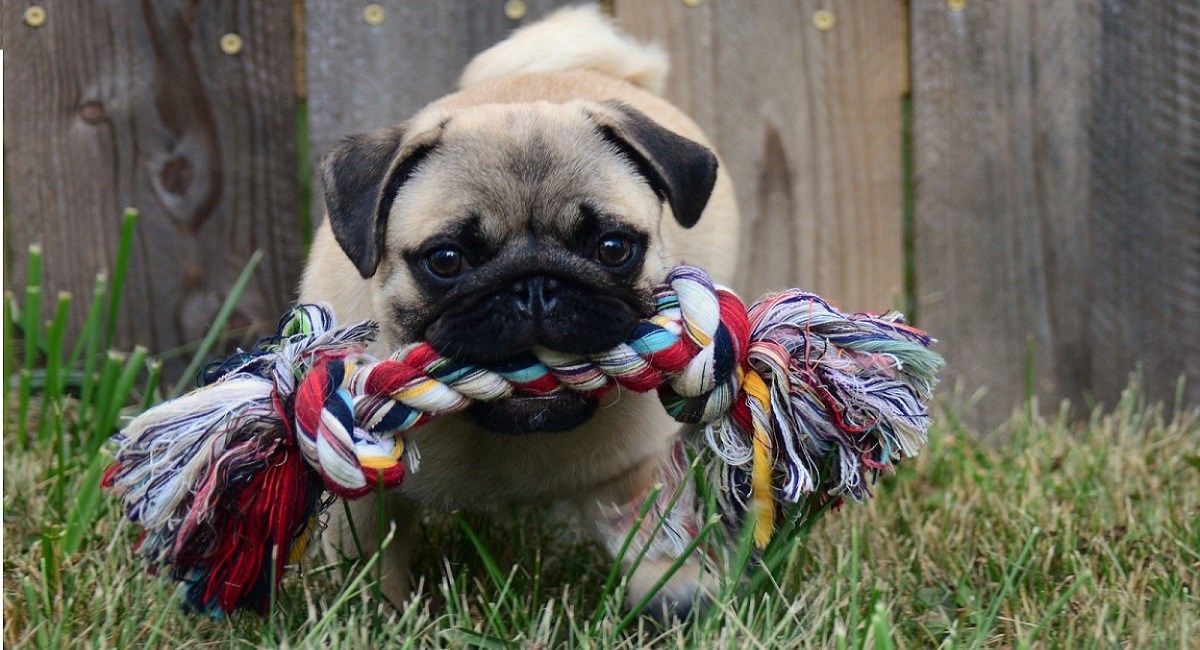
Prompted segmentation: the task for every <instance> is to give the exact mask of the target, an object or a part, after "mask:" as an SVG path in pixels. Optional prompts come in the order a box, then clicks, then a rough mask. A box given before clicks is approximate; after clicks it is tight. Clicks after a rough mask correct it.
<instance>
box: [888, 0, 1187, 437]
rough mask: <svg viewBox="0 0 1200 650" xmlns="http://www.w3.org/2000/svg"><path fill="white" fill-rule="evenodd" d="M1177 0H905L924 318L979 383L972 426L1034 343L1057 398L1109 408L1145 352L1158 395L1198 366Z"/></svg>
mask: <svg viewBox="0 0 1200 650" xmlns="http://www.w3.org/2000/svg"><path fill="white" fill-rule="evenodd" d="M1166 4H1171V3H1166ZM1184 4H1186V3H1178V4H1176V5H1172V6H1171V7H1164V6H1162V3H1152V2H1146V3H1137V2H1126V3H1121V4H1120V5H1119V6H1118V5H1116V4H1114V3H1099V2H1096V1H1095V0H1078V1H1074V2H1055V3H985V2H968V3H966V5H965V8H963V9H959V10H956V9H953V8H950V7H949V6H948V4H947V3H946V2H943V1H941V0H916V1H914V2H913V3H912V14H911V20H912V58H913V116H914V130H915V178H916V187H915V200H916V223H915V234H916V255H915V263H916V276H917V278H916V285H917V303H918V313H919V315H920V318H921V322H922V324H923V325H924V326H926V327H928V328H929V329H930V330H932V331H934V332H936V333H937V334H938V335H939V337H940V338H941V339H942V341H943V346H944V349H945V351H946V353H947V357H948V359H949V362H950V366H951V372H950V374H951V376H952V377H953V378H955V379H957V380H958V382H959V386H960V387H963V388H965V389H966V390H967V391H975V390H976V389H977V388H981V387H982V388H984V389H986V391H987V392H986V393H985V394H983V396H982V398H981V400H980V402H979V409H978V412H977V413H976V415H975V422H976V423H977V424H979V425H981V426H982V427H984V428H990V427H993V426H995V425H997V424H999V423H1001V422H1002V421H1003V420H1004V419H1005V418H1006V416H1008V415H1009V414H1010V413H1011V409H1012V408H1013V407H1014V406H1015V405H1016V404H1018V403H1019V402H1020V401H1021V398H1022V397H1023V391H1022V387H1023V386H1024V385H1025V378H1026V371H1027V362H1026V350H1027V346H1031V348H1032V351H1033V355H1032V364H1031V365H1029V367H1028V370H1029V372H1030V373H1031V377H1032V378H1033V384H1032V386H1031V388H1032V389H1033V391H1034V392H1036V393H1037V394H1038V395H1040V396H1042V397H1043V403H1049V404H1051V405H1054V404H1055V403H1056V401H1057V398H1060V397H1065V398H1072V399H1076V400H1078V399H1081V398H1098V399H1100V400H1103V401H1106V402H1109V403H1111V402H1112V400H1113V399H1115V397H1116V395H1117V393H1118V391H1119V390H1120V388H1121V387H1122V386H1124V384H1125V382H1126V378H1127V373H1128V372H1129V371H1130V370H1131V369H1133V368H1134V366H1135V365H1136V363H1137V362H1139V361H1141V362H1143V363H1145V364H1146V366H1145V367H1146V376H1147V379H1148V381H1149V383H1150V384H1151V386H1150V388H1151V393H1152V395H1154V396H1157V397H1168V396H1169V395H1170V392H1171V390H1170V388H1171V387H1172V386H1173V384H1174V379H1175V377H1177V376H1178V373H1179V372H1181V371H1185V370H1187V371H1189V372H1191V373H1192V374H1193V376H1200V375H1197V373H1196V371H1197V370H1198V368H1197V363H1200V354H1197V345H1200V317H1198V316H1200V300H1198V295H1197V294H1198V292H1200V260H1198V259H1197V258H1198V257H1200V230H1198V229H1200V209H1198V206H1200V200H1198V197H1197V192H1200V182H1196V175H1197V174H1196V169H1197V167H1196V162H1197V158H1198V156H1197V153H1196V151H1197V147H1196V142H1197V129H1196V120H1197V116H1196V110H1197V102H1196V96H1197V89H1198V87H1200V79H1198V78H1197V69H1198V68H1200V66H1197V65H1196V48H1197V39H1196V35H1197V33H1198V32H1200V29H1197V20H1196V15H1195V14H1196V10H1195V9H1194V8H1188V7H1184V6H1183V5H1184ZM1135 5H1136V6H1135ZM1176 20H1178V21H1179V22H1178V24H1175V23H1174V21H1176ZM1189 30H1190V31H1189ZM1131 127H1132V128H1131ZM1191 394H1192V395H1193V396H1195V395H1198V394H1200V392H1197V390H1196V385H1195V382H1193V387H1192V390H1191Z"/></svg>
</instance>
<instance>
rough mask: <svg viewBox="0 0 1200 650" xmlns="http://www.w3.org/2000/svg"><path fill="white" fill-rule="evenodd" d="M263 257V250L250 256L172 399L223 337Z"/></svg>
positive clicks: (176, 385) (172, 392) (181, 378)
mask: <svg viewBox="0 0 1200 650" xmlns="http://www.w3.org/2000/svg"><path fill="white" fill-rule="evenodd" d="M262 256H263V253H262V251H261V250H257V251H254V254H253V255H251V256H250V261H249V262H246V267H245V268H243V269H242V274H241V275H239V276H238V279H237V281H236V282H234V283H233V287H232V288H231V289H230V290H229V295H228V296H227V297H226V298H225V302H224V303H223V304H222V305H221V309H220V310H219V311H218V312H217V317H216V318H215V319H214V320H213V323H212V325H211V326H210V327H209V328H208V333H207V334H205V335H204V340H203V341H202V342H201V343H200V347H199V348H197V349H196V354H195V355H193V356H192V361H191V363H189V364H188V366H187V369H186V370H184V371H183V376H181V377H180V378H179V382H178V383H176V384H175V388H173V389H171V397H178V396H179V394H180V393H182V392H183V389H185V388H187V386H188V384H189V383H191V381H192V379H193V378H194V377H195V376H196V372H197V371H199V370H200V365H201V364H203V363H204V361H205V360H206V359H207V358H208V353H209V351H210V350H211V349H212V346H213V344H214V343H216V341H217V337H219V336H220V335H221V330H222V329H223V328H224V327H225V322H226V321H227V320H229V315H230V314H232V313H233V308H234V307H236V306H237V303H238V301H239V300H241V298H242V293H243V292H244V291H245V290H246V285H247V284H248V283H249V282H250V276H251V275H253V274H254V269H256V268H258V263H259V261H261V260H262Z"/></svg>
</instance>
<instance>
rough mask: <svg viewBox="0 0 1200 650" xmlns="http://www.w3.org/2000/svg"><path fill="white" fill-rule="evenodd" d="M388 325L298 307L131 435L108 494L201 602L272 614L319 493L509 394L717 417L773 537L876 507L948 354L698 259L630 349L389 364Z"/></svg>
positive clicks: (352, 486) (726, 452) (387, 478)
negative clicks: (808, 505)
mask: <svg viewBox="0 0 1200 650" xmlns="http://www.w3.org/2000/svg"><path fill="white" fill-rule="evenodd" d="M377 333H378V328H377V327H376V326H375V325H374V324H372V323H361V324H357V325H352V326H349V327H345V328H340V329H339V328H337V327H336V325H335V322H334V320H333V317H332V315H331V314H330V312H329V310H328V309H327V308H325V307H322V306H316V305H301V306H298V307H295V308H293V309H292V310H290V311H289V312H288V314H287V315H285V316H284V318H283V319H282V320H281V322H280V326H279V330H278V332H277V333H276V335H275V336H273V337H270V338H267V339H264V340H262V341H260V342H259V343H258V344H256V345H255V347H254V348H253V349H251V350H250V351H247V352H241V353H239V354H236V355H234V356H232V357H230V358H228V359H225V360H223V361H221V362H219V363H215V364H213V365H212V366H210V367H209V368H208V369H206V371H205V372H204V373H203V376H202V383H203V384H204V385H203V386H202V387H200V388H198V389H196V390H195V391H193V392H191V393H188V394H186V395H184V396H182V397H180V398H177V399H175V400H171V401H168V402H165V403H163V404H160V405H158V406H155V407H153V408H151V409H150V410H148V411H146V412H145V413H143V414H142V415H140V416H138V417H137V418H135V419H134V420H133V421H132V422H130V423H129V425H128V426H126V428H125V429H124V430H123V431H122V432H121V433H120V434H118V436H116V440H117V443H118V448H119V449H118V452H117V457H116V462H115V463H114V464H113V465H112V466H111V467H110V468H109V470H108V472H107V473H106V475H105V485H106V487H108V488H110V489H111V490H112V491H113V492H114V493H115V494H116V495H117V496H118V497H119V498H120V499H121V500H122V502H123V504H124V506H125V512H126V515H127V516H128V517H129V519H131V520H132V521H135V522H137V523H139V524H141V525H142V526H143V527H144V528H145V531H146V532H145V536H144V538H143V540H142V542H141V543H140V548H139V553H140V555H141V556H142V557H143V558H144V559H145V560H146V561H147V562H148V563H149V564H150V565H151V566H152V567H156V568H157V567H164V566H169V567H170V570H171V572H172V575H174V576H175V577H176V578H179V579H181V580H183V581H184V582H186V583H187V584H188V585H189V588H188V595H189V599H190V600H191V601H192V602H193V603H194V604H196V605H197V606H198V607H200V608H202V609H205V610H208V611H231V610H232V609H234V608H236V607H239V606H247V607H255V608H258V609H259V610H260V611H261V610H263V608H265V606H266V604H267V603H268V602H269V594H270V590H271V589H274V587H275V585H274V584H273V583H272V582H271V578H270V576H272V575H273V576H275V580H276V582H277V581H278V579H279V577H281V576H282V575H283V572H284V568H285V566H286V564H287V563H289V562H291V561H293V560H294V559H295V558H296V556H297V555H298V554H299V552H300V551H302V550H303V548H304V547H305V545H306V543H307V539H308V536H309V533H310V532H311V530H312V528H313V526H314V525H315V521H316V516H317V514H318V513H319V511H320V510H321V507H322V506H323V505H326V504H327V503H323V502H322V499H321V496H320V495H321V490H322V488H325V489H327V490H329V491H330V492H332V493H333V494H336V495H338V496H340V497H343V498H349V499H353V498H358V497H361V496H363V495H366V494H369V493H370V492H372V491H375V490H386V489H393V488H396V487H398V486H399V485H400V484H401V482H402V481H403V480H404V475H405V456H406V454H405V449H406V446H405V439H404V435H403V434H404V432H405V431H407V430H409V429H412V428H414V427H417V426H420V425H422V424H424V423H426V422H428V421H429V420H430V419H431V418H433V417H437V416H440V415H444V414H448V413H454V412H456V411H460V410H462V409H463V408H466V407H467V406H468V405H470V404H471V403H472V402H473V401H476V400H481V401H488V400H495V399H500V398H504V397H508V396H512V395H547V394H551V393H555V392H557V391H562V390H574V391H578V392H580V393H583V394H585V395H589V396H595V397H599V396H602V395H603V394H605V393H607V392H608V391H610V390H612V389H613V388H615V387H618V386H619V387H621V388H625V389H628V390H633V391H638V392H645V391H649V390H651V389H655V388H657V389H658V392H659V397H660V399H661V401H662V403H663V405H664V407H665V408H666V410H667V412H668V413H670V414H671V415H672V416H673V417H674V418H675V419H676V420H678V421H680V422H683V423H688V424H695V425H701V426H702V427H703V429H704V431H705V440H706V441H707V448H708V449H709V450H711V452H712V456H713V458H712V460H713V465H714V466H715V469H716V470H717V471H716V472H715V473H716V475H717V477H718V483H719V487H720V489H719V490H718V493H719V495H720V496H719V499H720V505H721V508H722V510H723V512H724V513H725V514H726V515H727V517H728V519H729V520H730V521H731V522H735V523H736V522H741V521H742V520H743V518H744V517H749V518H750V520H751V523H752V525H753V527H754V536H755V540H756V542H757V543H758V545H759V546H760V547H761V546H765V544H766V543H767V541H769V539H770V537H771V534H772V530H773V526H774V524H775V523H776V521H777V519H778V517H780V516H782V513H781V511H780V510H779V509H778V508H777V507H776V501H777V500H783V501H785V502H793V503H794V502H799V501H801V500H803V499H805V498H806V497H808V496H810V495H817V496H818V497H820V498H823V499H830V498H837V497H839V496H840V495H842V494H848V495H850V496H851V497H853V498H856V499H861V498H863V497H864V496H867V495H869V487H868V485H869V482H870V481H869V477H868V475H870V477H873V476H874V473H875V472H876V471H877V470H881V469H884V468H886V467H888V466H889V465H890V464H892V463H894V462H898V461H899V460H900V459H902V458H907V457H911V456H914V455H916V453H917V451H918V449H919V448H920V447H921V445H923V444H924V442H925V439H926V429H927V427H928V424H929V416H928V413H927V411H926V408H925V403H926V402H927V401H928V400H929V398H930V396H931V393H932V390H933V386H934V384H935V383H936V373H937V370H938V368H939V367H940V365H941V359H940V357H939V356H938V355H937V354H936V353H934V352H932V351H930V350H929V349H928V346H929V345H930V344H931V342H932V340H931V339H930V338H929V337H928V336H927V335H926V334H925V333H924V332H922V331H920V330H917V329H915V328H913V327H910V326H909V325H907V324H906V323H905V322H904V320H903V318H902V317H901V316H900V315H899V314H897V313H894V312H893V313H889V314H884V315H882V316H872V315H869V314H843V313H841V312H839V311H837V310H836V309H834V308H833V307H832V306H830V305H829V304H828V303H827V302H825V301H824V300H822V299H821V298H819V297H818V296H816V295H813V294H809V293H804V292H800V291H789V292H785V293H780V294H775V295H771V296H767V297H765V298H764V299H763V300H761V301H760V302H758V303H756V304H755V305H754V306H753V307H752V308H751V309H750V311H749V313H747V311H746V309H745V306H744V305H743V303H742V302H741V300H740V299H739V298H738V297H737V296H736V295H734V294H733V293H732V292H731V291H729V290H727V289H725V288H723V287H718V286H715V285H714V284H713V283H712V280H711V279H710V278H709V277H708V275H707V274H705V273H704V272H703V271H702V270H700V269H698V268H695V267H688V266H681V267H678V268H676V269H675V270H673V271H672V272H671V273H670V275H669V276H668V277H667V280H666V282H665V283H664V284H663V285H661V286H660V287H659V288H658V289H657V291H656V293H655V307H654V311H653V313H652V314H651V315H650V316H648V317H646V318H644V319H642V320H641V321H640V323H639V324H638V327H637V329H636V331H635V332H634V334H633V336H632V337H631V338H630V340H629V341H627V342H625V343H622V344H620V345H618V346H616V347H614V348H613V349H611V350H609V351H607V352H604V353H601V354H597V355H590V356H581V355H573V354H565V353H561V352H555V351H552V350H545V349H540V348H534V349H533V350H531V351H530V352H529V353H527V354H524V355H521V356H520V357H518V358H514V359H511V360H509V361H508V362H506V363H504V364H502V365H498V366H496V367H492V368H484V367H481V366H478V365H470V364H461V363H458V362H456V361H454V360H452V359H448V358H446V357H444V356H442V355H441V354H439V353H438V352H437V351H436V350H434V349H433V348H432V347H431V346H430V345H428V344H426V343H420V344H415V345H411V346H407V347H405V348H403V349H401V350H400V351H398V352H397V353H395V354H394V355H392V357H390V358H389V359H386V360H377V359H374V358H372V357H369V356H367V355H366V354H365V353H364V350H365V349H366V346H367V345H368V344H370V343H371V342H372V341H374V339H375V336H376V335H377ZM410 465H411V463H410Z"/></svg>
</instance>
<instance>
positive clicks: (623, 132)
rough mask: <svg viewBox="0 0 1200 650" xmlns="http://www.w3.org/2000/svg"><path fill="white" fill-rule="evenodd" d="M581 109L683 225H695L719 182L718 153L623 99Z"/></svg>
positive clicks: (689, 226)
mask: <svg viewBox="0 0 1200 650" xmlns="http://www.w3.org/2000/svg"><path fill="white" fill-rule="evenodd" d="M584 110H585V112H586V113H587V114H588V117H590V118H591V119H592V121H593V122H595V123H596V125H597V126H598V127H599V129H600V134H601V135H602V136H603V137H604V138H605V139H606V140H608V141H609V142H611V143H613V144H614V145H616V146H617V148H618V149H620V150H621V152H622V153H623V154H625V155H626V156H627V157H628V158H629V159H630V161H631V162H632V163H633V164H634V165H635V166H636V167H637V169H638V172H639V173H641V174H642V176H644V177H645V178H646V180H647V181H649V183H650V187H651V188H653V189H654V191H655V192H656V193H658V195H659V196H660V197H662V198H663V199H664V200H666V201H667V204H668V205H670V206H671V212H672V213H673V214H674V215H675V220H676V221H678V222H679V223H680V225H682V226H683V227H684V228H691V227H692V226H694V225H696V222H697V221H699V220H700V215H701V214H702V213H703V212H704V206H706V205H708V197H709V196H710V195H712V190H713V185H714V184H716V182H717V156H716V155H715V154H713V152H712V151H711V150H709V148H708V147H705V146H704V145H701V144H699V143H696V142H693V141H691V140H688V139H687V138H685V137H683V136H681V135H679V134H677V133H675V132H673V131H670V130H668V129H666V128H664V127H663V126H661V125H660V124H658V123H657V122H655V121H654V120H652V119H650V118H649V117H647V116H646V114H645V113H642V112H641V111H639V110H637V109H634V108H631V107H630V106H628V105H626V104H624V103H621V102H616V101H612V102H603V103H600V104H588V105H586V106H585V108H584Z"/></svg>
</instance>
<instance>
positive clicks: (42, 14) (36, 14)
mask: <svg viewBox="0 0 1200 650" xmlns="http://www.w3.org/2000/svg"><path fill="white" fill-rule="evenodd" d="M25 24H26V25H29V26H30V27H41V26H42V25H44V24H46V10H45V9H43V8H41V7H39V6H38V5H33V6H31V7H29V8H28V9H26V10H25Z"/></svg>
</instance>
